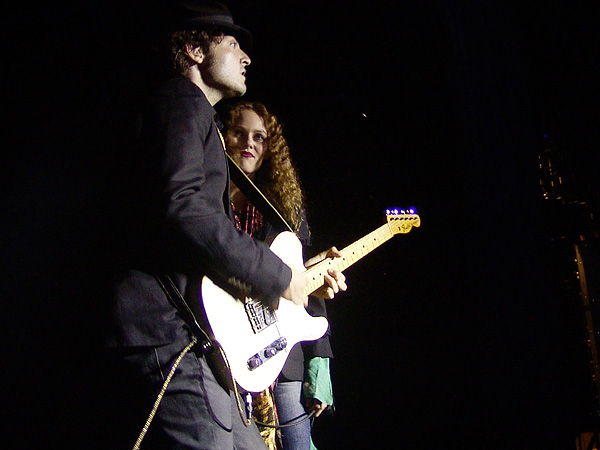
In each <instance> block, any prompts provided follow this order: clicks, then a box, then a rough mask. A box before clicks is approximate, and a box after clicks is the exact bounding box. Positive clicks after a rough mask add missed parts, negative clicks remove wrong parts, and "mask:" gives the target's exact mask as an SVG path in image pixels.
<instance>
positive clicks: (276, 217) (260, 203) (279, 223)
mask: <svg viewBox="0 0 600 450" xmlns="http://www.w3.org/2000/svg"><path fill="white" fill-rule="evenodd" d="M227 161H228V162H229V173H230V175H231V179H232V180H233V182H234V183H235V185H236V186H237V187H239V188H240V190H241V191H242V192H243V193H244V194H246V196H247V197H248V199H250V202H251V203H252V204H253V205H254V206H256V207H257V208H258V210H259V211H260V212H261V213H263V215H264V216H265V218H266V219H267V220H268V221H269V222H270V223H271V224H272V225H273V226H274V227H275V228H278V229H280V230H287V231H291V232H293V231H294V230H293V229H292V227H291V226H290V225H289V224H288V223H287V222H286V220H285V219H284V218H283V216H282V215H281V214H280V213H279V211H277V208H275V206H273V204H272V203H271V202H270V201H269V200H268V199H267V197H265V195H264V194H263V193H262V192H261V190H260V189H258V187H257V186H256V185H255V184H254V182H253V181H252V180H251V179H250V178H248V175H246V174H245V173H244V171H243V170H242V169H241V168H240V166H238V165H237V163H236V162H235V161H234V160H233V158H232V157H231V156H230V155H229V154H228V153H227Z"/></svg>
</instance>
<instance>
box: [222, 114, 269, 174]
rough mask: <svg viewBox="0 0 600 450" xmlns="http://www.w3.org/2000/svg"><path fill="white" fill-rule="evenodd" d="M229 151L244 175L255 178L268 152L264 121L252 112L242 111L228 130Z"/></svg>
mask: <svg viewBox="0 0 600 450" xmlns="http://www.w3.org/2000/svg"><path fill="white" fill-rule="evenodd" d="M227 149H228V151H229V154H230V155H231V157H232V158H233V160H234V161H235V162H236V163H237V164H238V165H239V166H240V167H241V168H242V170H243V171H244V173H246V175H248V176H249V177H250V178H253V175H254V174H255V173H256V172H257V171H258V169H260V166H261V165H262V162H263V159H264V157H265V154H266V152H267V129H266V127H265V122H264V120H263V119H262V118H261V117H260V116H259V115H258V114H256V113H255V112H254V111H252V110H249V109H244V110H242V112H241V114H240V116H239V117H238V118H237V119H236V121H235V122H234V123H233V124H232V125H231V126H230V127H229V129H228V130H227Z"/></svg>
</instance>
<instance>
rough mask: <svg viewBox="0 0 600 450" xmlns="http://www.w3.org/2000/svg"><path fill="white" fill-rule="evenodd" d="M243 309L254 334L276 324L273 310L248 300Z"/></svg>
mask: <svg viewBox="0 0 600 450" xmlns="http://www.w3.org/2000/svg"><path fill="white" fill-rule="evenodd" d="M244 309H245V310H246V314H247V315H248V320H249V321H250V326H251V327H252V331H253V332H254V334H257V333H260V332H261V331H263V330H265V329H267V328H268V327H270V326H271V325H272V324H274V323H275V322H277V316H276V315H275V311H273V308H271V307H270V306H265V305H263V304H262V303H260V302H257V301H255V300H252V299H250V298H249V299H246V302H245V303H244Z"/></svg>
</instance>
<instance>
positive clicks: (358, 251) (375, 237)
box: [304, 223, 394, 295]
mask: <svg viewBox="0 0 600 450" xmlns="http://www.w3.org/2000/svg"><path fill="white" fill-rule="evenodd" d="M392 237H394V232H393V231H392V229H391V228H390V226H389V224H388V223H386V224H383V225H382V226H380V227H379V228H377V229H376V230H375V231H372V232H371V233H369V234H367V235H366V236H365V237H363V238H361V239H359V240H358V241H356V242H354V243H353V244H350V245H349V246H348V247H346V248H344V249H343V250H341V251H340V253H341V254H342V256H341V257H338V258H327V259H324V260H323V261H321V262H320V263H318V264H315V265H314V266H312V267H311V268H309V269H307V270H306V273H307V274H308V275H309V278H310V280H309V283H308V286H307V287H306V289H305V290H304V294H305V295H310V294H312V293H313V292H315V291H316V290H318V289H320V288H321V287H322V286H323V277H324V276H325V274H326V273H327V270H329V269H335V270H339V271H340V272H341V271H343V270H345V269H347V268H348V267H350V266H351V265H352V264H354V263H355V262H357V261H358V260H359V259H361V258H363V257H364V256H366V255H368V254H369V253H371V252H372V251H373V250H375V249H376V248H377V247H379V246H380V245H381V244H384V243H385V242H387V241H389V240H390V239H391V238H392Z"/></svg>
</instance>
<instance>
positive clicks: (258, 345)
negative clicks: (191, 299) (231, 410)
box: [201, 231, 328, 392]
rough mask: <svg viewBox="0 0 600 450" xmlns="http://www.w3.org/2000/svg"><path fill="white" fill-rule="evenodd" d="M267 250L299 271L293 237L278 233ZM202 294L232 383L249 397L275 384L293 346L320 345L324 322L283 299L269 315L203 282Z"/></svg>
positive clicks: (299, 257) (300, 262)
mask: <svg viewBox="0 0 600 450" xmlns="http://www.w3.org/2000/svg"><path fill="white" fill-rule="evenodd" d="M270 248H271V250H272V251H273V252H274V253H275V254H276V255H277V256H279V257H280V258H281V259H282V260H283V261H284V262H285V263H286V264H287V265H288V266H290V267H293V268H295V269H296V270H300V271H303V270H304V263H303V260H302V244H301V243H300V241H299V240H298V238H297V237H296V236H295V235H294V234H293V233H291V232H289V231H284V232H282V233H280V234H279V235H278V236H277V237H276V238H275V240H274V241H273V243H272V244H271V246H270ZM201 289H202V304H203V307H204V313H205V316H206V319H207V322H208V326H209V328H210V330H209V332H210V334H211V335H212V336H213V337H214V341H215V343H217V344H218V345H219V346H220V347H221V349H222V350H223V353H224V355H225V358H226V360H227V364H228V366H229V370H230V372H231V375H232V377H233V379H234V380H235V381H236V382H237V384H238V385H239V386H240V387H241V388H242V389H244V390H246V391H248V392H262V391H264V390H265V389H266V388H268V387H269V386H270V385H271V384H272V383H273V382H274V381H275V380H276V379H277V377H278V376H279V374H280V373H281V370H282V369H283V366H284V364H285V362H286V360H287V357H288V355H289V353H290V351H291V350H292V347H293V346H294V345H295V344H297V343H298V342H302V341H313V340H316V339H319V338H320V337H322V336H323V335H324V334H325V332H326V331H327V327H328V322H327V319H326V318H325V317H313V316H311V315H310V314H308V312H307V311H306V309H305V308H304V307H303V306H302V305H296V304H294V303H292V302H291V301H289V300H286V299H284V298H281V299H280V300H279V306H278V308H277V309H276V310H273V309H271V308H268V307H264V306H262V305H261V304H259V303H258V302H256V301H254V300H252V299H239V298H235V297H233V296H231V295H230V294H229V293H228V292H226V291H224V290H223V289H221V288H220V287H218V286H217V285H215V284H214V283H213V282H212V281H211V280H210V279H209V278H207V277H204V279H203V280H202V286H201Z"/></svg>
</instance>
